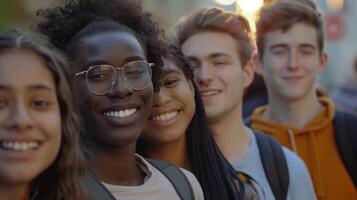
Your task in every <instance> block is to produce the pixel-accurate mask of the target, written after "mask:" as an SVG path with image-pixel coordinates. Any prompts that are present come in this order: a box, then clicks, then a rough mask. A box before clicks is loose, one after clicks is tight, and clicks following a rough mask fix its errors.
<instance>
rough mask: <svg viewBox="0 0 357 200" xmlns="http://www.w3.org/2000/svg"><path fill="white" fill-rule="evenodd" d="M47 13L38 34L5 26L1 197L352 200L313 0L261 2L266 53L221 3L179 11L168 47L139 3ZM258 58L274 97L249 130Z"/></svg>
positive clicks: (89, 4)
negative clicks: (246, 95) (248, 99)
mask: <svg viewBox="0 0 357 200" xmlns="http://www.w3.org/2000/svg"><path fill="white" fill-rule="evenodd" d="M37 14H38V15H39V16H40V17H41V20H40V22H39V23H38V24H37V26H36V32H39V33H34V32H28V31H23V30H19V29H16V28H13V29H10V30H7V31H3V32H1V33H0V163H1V165H0V199H4V200H7V199H12V200H13V199H31V200H35V199H36V200H38V199H40V200H42V199H46V200H47V199H66V200H67V199H76V200H77V199H79V200H80V199H101V200H102V199H104V200H105V199H128V200H130V199H170V200H171V199H196V200H199V199H212V200H218V199H219V200H225V199H227V200H231V199H294V200H295V199H316V198H318V199H336V198H340V197H341V198H342V199H353V198H356V195H357V194H356V186H355V185H354V184H356V183H355V182H354V180H355V179H354V178H355V177H356V174H354V173H355V172H353V170H352V172H351V169H355V167H356V162H355V161H356V159H355V155H357V154H356V149H354V148H353V146H352V145H351V146H350V147H349V149H347V150H346V148H345V149H344V150H343V151H347V153H341V150H340V148H339V145H341V144H340V143H339V142H340V140H339V139H338V140H336V139H337V138H341V137H337V136H336V135H337V134H336V133H335V132H336V131H334V123H333V122H332V121H333V120H334V116H335V110H334V104H333V102H332V101H330V100H329V99H328V98H326V97H325V98H318V97H317V96H316V91H315V88H314V80H315V76H316V75H317V74H318V73H319V72H321V71H322V70H323V68H324V67H325V65H326V62H327V55H326V53H325V52H324V50H323V43H324V42H323V31H322V27H323V26H322V19H321V15H320V14H319V12H318V11H317V9H316V7H315V6H314V4H313V3H312V2H310V1H309V0H306V1H302V0H301V1H285V0H280V1H278V2H274V3H272V4H269V5H266V6H265V7H263V8H262V10H261V11H260V18H259V20H258V22H257V50H258V52H257V54H254V53H253V50H254V48H253V42H252V37H251V31H250V27H249V23H248V22H247V20H246V19H245V18H244V17H243V16H241V15H239V14H236V13H233V12H229V11H225V10H223V9H219V8H202V9H199V10H197V11H195V12H193V13H192V14H190V15H188V16H186V17H184V18H182V19H181V20H180V21H179V22H178V23H177V24H176V25H175V26H174V27H173V29H172V33H173V34H172V35H171V36H170V39H171V40H170V43H171V44H169V42H167V41H164V40H163V37H162V35H161V33H162V32H161V30H160V28H159V27H158V25H157V23H156V22H155V21H154V20H153V19H152V16H151V13H149V12H147V11H144V10H143V9H142V7H141V5H140V1H133V0H131V1H130V0H75V1H69V2H67V3H66V4H64V5H61V6H58V7H54V8H48V9H45V10H39V11H38V12H37ZM56 49H59V50H56ZM255 67H257V69H258V70H257V71H258V72H259V73H261V74H262V75H263V77H264V80H265V82H266V84H267V89H268V99H269V104H268V105H267V106H265V107H262V108H258V109H256V110H255V112H254V114H253V115H252V117H251V118H250V119H248V120H246V122H248V124H249V125H250V126H251V127H252V128H253V129H254V130H253V129H251V128H249V127H248V126H247V125H245V124H244V120H243V117H242V103H243V101H242V98H243V91H244V89H246V88H247V87H248V86H249V85H250V83H251V82H252V79H253V76H254V72H255ZM338 113H341V112H340V111H338ZM339 115H341V114H339ZM343 115H344V116H345V118H346V119H347V118H348V119H349V121H348V122H346V127H345V130H347V131H349V130H352V125H353V123H352V122H353V120H354V121H356V120H355V119H357V118H356V117H355V116H354V115H350V114H346V113H343ZM326 116H327V117H326ZM346 116H347V117H346ZM351 121H352V122H351ZM350 122H351V123H350ZM258 130H259V131H258ZM261 132H263V133H261ZM349 132H351V131H349ZM334 133H335V135H334ZM268 135H272V136H274V137H275V138H276V139H277V140H278V141H279V142H280V143H281V144H282V145H284V146H285V147H281V146H280V145H279V144H278V143H277V141H276V140H275V139H273V137H271V136H268ZM350 137H351V138H349V140H347V141H348V142H351V144H353V142H354V141H356V140H355V139H356V137H355V136H353V134H350ZM335 138H336V139H335ZM345 139H346V138H345ZM321 146H323V147H321ZM345 146H348V145H345ZM320 147H321V148H320ZM288 148H290V149H292V150H293V151H294V152H295V153H294V152H292V151H290V150H288ZM297 154H298V155H299V156H301V158H302V159H301V158H300V157H299V156H298V155H297ZM345 155H352V157H348V156H347V158H348V159H347V160H348V162H346V161H345V160H346V159H345V158H346V156H345ZM353 156H354V157H353ZM351 158H352V159H351ZM353 159H355V160H353ZM167 161H168V162H167ZM304 162H305V163H306V165H307V167H306V166H305V164H304ZM176 166H177V167H176ZM309 173H310V174H311V175H312V181H311V179H310V175H309ZM315 191H316V194H317V196H316V195H315Z"/></svg>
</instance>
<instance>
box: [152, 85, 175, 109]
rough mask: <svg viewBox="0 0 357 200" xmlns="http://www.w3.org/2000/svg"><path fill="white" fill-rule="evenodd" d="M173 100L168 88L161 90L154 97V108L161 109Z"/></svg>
mask: <svg viewBox="0 0 357 200" xmlns="http://www.w3.org/2000/svg"><path fill="white" fill-rule="evenodd" d="M171 99H172V97H171V95H170V94H169V92H168V91H167V89H166V88H160V91H159V92H157V93H155V95H154V104H153V106H154V107H160V106H162V105H165V104H167V103H168V102H170V101H171Z"/></svg>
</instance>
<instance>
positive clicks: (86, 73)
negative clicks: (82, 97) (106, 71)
mask: <svg viewBox="0 0 357 200" xmlns="http://www.w3.org/2000/svg"><path fill="white" fill-rule="evenodd" d="M133 62H145V63H146V64H148V67H149V72H150V79H151V78H152V70H151V67H153V66H154V65H155V64H154V63H150V62H147V61H145V60H135V61H130V62H127V63H125V64H124V65H122V66H121V67H114V66H112V65H108V64H97V65H92V66H89V67H88V69H87V70H83V71H80V72H77V73H74V74H73V76H74V77H80V76H83V75H84V74H85V79H86V85H87V88H88V89H89V90H90V91H91V92H92V93H93V94H95V95H99V96H104V95H106V94H108V93H110V92H111V91H112V90H113V88H114V86H115V85H116V84H117V82H118V75H117V73H118V71H117V69H118V70H120V71H121V73H122V76H123V79H124V84H125V86H126V87H127V88H128V89H129V90H132V91H140V90H143V89H145V88H146V87H148V86H149V83H150V82H148V83H147V85H146V86H145V87H143V88H142V89H135V88H132V87H131V86H130V85H129V83H128V81H127V80H126V79H127V78H126V76H125V75H124V71H123V69H124V68H125V66H127V64H129V63H133ZM96 66H109V67H111V68H113V69H114V71H115V79H114V80H113V81H112V86H111V88H110V89H108V90H107V91H106V92H103V93H99V92H96V91H94V90H92V89H91V88H90V87H89V84H88V71H89V70H91V69H92V68H94V67H96Z"/></svg>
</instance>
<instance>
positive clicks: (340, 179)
mask: <svg viewBox="0 0 357 200" xmlns="http://www.w3.org/2000/svg"><path fill="white" fill-rule="evenodd" d="M306 3H307V2H305V4H303V3H299V2H296V1H289V2H287V1H283V0H282V1H280V2H278V3H275V4H271V5H267V6H265V7H264V8H262V10H261V11H260V17H259V20H258V21H257V23H256V27H257V48H258V54H257V55H256V56H255V57H254V62H255V64H256V66H257V70H258V72H259V73H261V74H262V75H263V77H264V80H265V82H266V85H267V90H268V101H269V103H268V105H267V106H262V107H258V108H256V109H255V111H254V112H253V114H252V117H251V127H252V128H254V129H256V130H260V131H262V132H264V133H267V134H269V135H271V136H274V137H275V138H276V139H278V141H279V142H280V143H281V144H282V145H284V146H286V147H288V148H290V149H292V150H293V151H295V152H296V153H297V154H298V155H299V156H301V158H303V160H304V161H305V163H306V165H307V167H308V169H309V172H310V174H311V176H312V180H313V182H314V187H315V191H316V194H317V197H318V199H320V200H322V199H323V200H334V199H357V192H356V186H355V185H354V182H353V180H354V179H353V178H352V177H356V176H355V175H356V172H357V169H356V167H357V166H356V159H355V158H356V156H357V155H356V154H355V153H353V150H351V149H352V145H353V144H352V143H350V149H348V150H347V151H349V155H350V158H352V159H350V161H351V160H352V161H353V162H354V164H353V163H352V164H350V165H349V164H347V165H346V164H345V163H344V162H345V160H344V159H343V155H342V154H340V153H339V151H340V148H339V147H341V148H342V147H343V146H347V145H348V144H347V143H342V144H341V143H340V144H339V141H336V138H338V137H337V134H336V135H335V133H336V131H335V130H336V123H335V120H336V117H335V116H336V112H335V105H334V103H333V102H332V101H331V100H330V99H329V98H327V97H318V96H317V94H316V88H315V78H316V76H317V75H318V74H319V73H321V72H322V71H323V70H324V68H325V66H326V62H327V54H326V53H325V52H324V50H323V45H324V37H323V21H322V18H321V15H320V13H319V12H318V11H317V8H316V6H315V5H314V4H313V3H312V2H309V4H306ZM339 115H341V113H339ZM342 115H346V116H347V118H349V119H350V120H349V122H346V123H347V128H346V127H345V128H344V132H343V134H348V132H351V135H355V134H356V133H353V134H352V128H353V127H355V126H356V125H357V124H356V123H355V124H356V125H353V122H354V121H355V122H357V118H356V117H355V116H353V115H350V114H346V113H342ZM340 118H341V117H340ZM344 118H346V117H344ZM351 121H353V122H352V123H351ZM344 123H345V122H344ZM351 124H352V125H351ZM353 129H356V128H353ZM340 132H341V130H340ZM353 137H354V140H355V139H356V136H353ZM351 140H352V139H351ZM351 140H350V141H348V140H347V142H351ZM356 142H357V141H356ZM339 145H340V146H339ZM352 161H351V162H352Z"/></svg>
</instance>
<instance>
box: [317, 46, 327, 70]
mask: <svg viewBox="0 0 357 200" xmlns="http://www.w3.org/2000/svg"><path fill="white" fill-rule="evenodd" d="M327 61H328V54H327V53H326V52H325V51H323V52H321V55H320V66H319V69H318V72H319V73H321V72H323V71H324V70H325V68H326V65H327Z"/></svg>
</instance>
